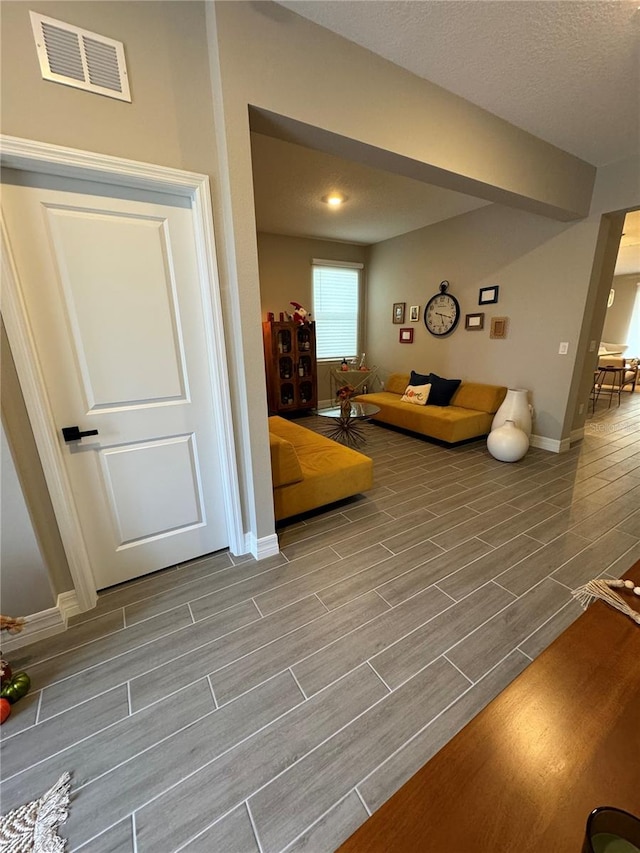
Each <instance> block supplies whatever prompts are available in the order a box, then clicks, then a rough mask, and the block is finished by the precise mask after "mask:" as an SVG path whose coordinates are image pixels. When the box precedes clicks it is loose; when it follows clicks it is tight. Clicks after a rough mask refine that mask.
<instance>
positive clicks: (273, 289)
mask: <svg viewBox="0 0 640 853" xmlns="http://www.w3.org/2000/svg"><path fill="white" fill-rule="evenodd" d="M365 256H366V248H365V247H364V246H356V245H353V244H351V243H335V242H332V241H330V240H310V239H308V238H305V237H284V236H282V235H279V234H265V233H259V234H258V263H259V265H260V296H261V302H262V319H263V320H266V318H267V313H268V312H269V311H273V313H274V314H275V316H276V319H277V317H278V315H279V313H280V311H292V310H293V309H292V307H291V305H290V302H291V301H292V300H295V301H296V302H299V303H300V304H301V305H303V306H304V307H305V308H306V309H307V311H309V312H311V311H312V310H313V295H312V287H311V260H312V259H313V258H322V259H323V260H328V261H350V262H351V263H359V264H363V263H364V262H365ZM364 273H365V276H366V269H365V270H364ZM365 303H366V297H365ZM337 364H338V362H322V363H320V364H319V365H318V399H319V400H320V401H325V402H326V401H328V400H330V399H331V397H332V390H331V382H330V378H329V371H330V370H331V368H333V367H336V366H337Z"/></svg>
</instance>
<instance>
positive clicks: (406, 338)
mask: <svg viewBox="0 0 640 853" xmlns="http://www.w3.org/2000/svg"><path fill="white" fill-rule="evenodd" d="M398 341H399V342H400V343H401V344H412V343H413V329H412V328H407V329H400V335H399V337H398Z"/></svg>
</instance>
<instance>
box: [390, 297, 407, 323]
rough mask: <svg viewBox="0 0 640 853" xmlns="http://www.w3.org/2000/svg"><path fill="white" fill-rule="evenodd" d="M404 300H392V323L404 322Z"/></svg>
mask: <svg viewBox="0 0 640 853" xmlns="http://www.w3.org/2000/svg"><path fill="white" fill-rule="evenodd" d="M405 305H406V303H405V302H394V303H393V322H394V323H404V309H405Z"/></svg>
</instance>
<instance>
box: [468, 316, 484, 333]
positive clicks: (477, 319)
mask: <svg viewBox="0 0 640 853" xmlns="http://www.w3.org/2000/svg"><path fill="white" fill-rule="evenodd" d="M464 327H465V329H467V330H468V331H470V332H479V331H481V330H482V329H484V314H466V315H465V318H464Z"/></svg>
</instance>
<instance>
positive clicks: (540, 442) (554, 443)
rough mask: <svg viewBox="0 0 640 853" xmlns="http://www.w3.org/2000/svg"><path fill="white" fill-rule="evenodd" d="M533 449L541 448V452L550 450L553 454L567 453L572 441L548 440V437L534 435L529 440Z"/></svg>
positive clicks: (564, 439) (566, 439) (565, 439)
mask: <svg viewBox="0 0 640 853" xmlns="http://www.w3.org/2000/svg"><path fill="white" fill-rule="evenodd" d="M529 444H530V445H531V447H539V448H540V450H550V451H551V453H565V452H566V451H567V450H569V447H570V446H571V439H569V438H563V439H557V438H547V436H546V435H532V436H531V438H530V439H529Z"/></svg>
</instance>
